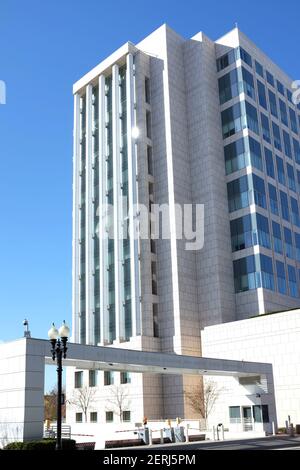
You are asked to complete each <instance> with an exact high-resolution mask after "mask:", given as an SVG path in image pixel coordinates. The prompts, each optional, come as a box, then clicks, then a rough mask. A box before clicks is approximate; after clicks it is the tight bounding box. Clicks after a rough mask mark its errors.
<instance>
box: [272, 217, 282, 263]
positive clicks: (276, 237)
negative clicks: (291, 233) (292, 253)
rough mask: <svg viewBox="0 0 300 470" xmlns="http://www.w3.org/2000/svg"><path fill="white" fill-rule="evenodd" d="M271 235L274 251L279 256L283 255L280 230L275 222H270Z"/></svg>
mask: <svg viewBox="0 0 300 470" xmlns="http://www.w3.org/2000/svg"><path fill="white" fill-rule="evenodd" d="M272 234H273V246H274V251H275V252H276V253H279V254H281V255H282V254H283V246H282V237H281V228H280V225H279V224H277V222H274V220H273V221H272Z"/></svg>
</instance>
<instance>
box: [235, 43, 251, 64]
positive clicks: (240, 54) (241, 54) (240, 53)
mask: <svg viewBox="0 0 300 470" xmlns="http://www.w3.org/2000/svg"><path fill="white" fill-rule="evenodd" d="M237 59H241V60H243V61H244V62H245V63H246V64H247V65H249V67H252V58H251V55H250V54H249V53H248V52H247V51H245V49H243V48H242V47H238V48H237Z"/></svg>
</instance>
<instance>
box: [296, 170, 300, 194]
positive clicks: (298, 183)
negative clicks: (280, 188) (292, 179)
mask: <svg viewBox="0 0 300 470" xmlns="http://www.w3.org/2000/svg"><path fill="white" fill-rule="evenodd" d="M297 186H298V191H299V192H300V171H299V170H297Z"/></svg>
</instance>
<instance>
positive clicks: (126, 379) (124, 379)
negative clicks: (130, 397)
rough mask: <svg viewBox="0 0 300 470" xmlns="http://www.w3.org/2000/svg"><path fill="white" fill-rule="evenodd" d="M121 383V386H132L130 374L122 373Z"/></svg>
mask: <svg viewBox="0 0 300 470" xmlns="http://www.w3.org/2000/svg"><path fill="white" fill-rule="evenodd" d="M120 383H121V384H130V383H131V375H130V372H121V373H120Z"/></svg>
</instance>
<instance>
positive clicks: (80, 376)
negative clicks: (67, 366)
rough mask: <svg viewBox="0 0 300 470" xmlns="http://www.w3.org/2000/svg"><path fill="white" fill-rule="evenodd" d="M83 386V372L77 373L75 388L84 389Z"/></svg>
mask: <svg viewBox="0 0 300 470" xmlns="http://www.w3.org/2000/svg"><path fill="white" fill-rule="evenodd" d="M82 385H83V372H82V371H80V372H75V388H82Z"/></svg>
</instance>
